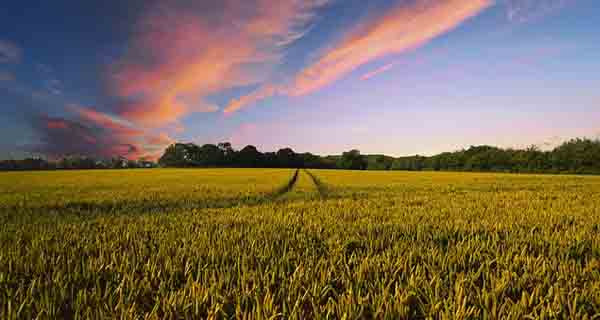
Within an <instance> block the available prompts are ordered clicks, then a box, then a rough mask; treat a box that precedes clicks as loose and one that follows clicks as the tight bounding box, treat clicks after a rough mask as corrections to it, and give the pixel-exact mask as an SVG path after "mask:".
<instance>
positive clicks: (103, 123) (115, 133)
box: [24, 107, 172, 159]
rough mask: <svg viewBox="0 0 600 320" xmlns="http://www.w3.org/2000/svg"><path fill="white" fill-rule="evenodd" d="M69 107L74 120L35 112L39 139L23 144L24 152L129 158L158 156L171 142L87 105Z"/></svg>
mask: <svg viewBox="0 0 600 320" xmlns="http://www.w3.org/2000/svg"><path fill="white" fill-rule="evenodd" d="M75 108H76V107H70V109H72V110H75V111H77V112H78V114H79V115H78V116H77V118H76V119H67V118H63V117H51V116H47V115H37V116H33V117H31V119H30V120H31V121H30V123H31V125H32V127H33V130H34V131H35V133H36V135H37V136H38V137H39V140H38V141H36V142H34V143H30V144H28V145H26V146H24V151H28V152H35V153H41V154H44V155H47V156H49V157H51V158H60V157H62V156H66V155H85V156H92V157H98V158H110V157H115V156H122V157H126V158H130V159H136V158H140V157H147V158H157V157H158V156H159V155H160V153H161V152H162V151H163V149H164V147H165V146H166V145H168V144H170V143H171V142H172V139H171V138H169V137H168V136H167V135H166V134H153V133H150V132H144V131H141V130H138V129H135V128H132V127H128V126H127V125H124V124H121V123H119V120H118V119H113V118H111V117H110V116H109V115H106V114H103V113H99V112H96V111H93V110H91V109H87V108H76V109H75Z"/></svg>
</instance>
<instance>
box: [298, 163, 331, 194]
mask: <svg viewBox="0 0 600 320" xmlns="http://www.w3.org/2000/svg"><path fill="white" fill-rule="evenodd" d="M303 171H304V172H305V173H306V174H307V175H308V176H309V177H310V179H311V180H312V182H313V184H314V185H315V187H316V188H317V191H319V197H321V199H327V197H329V190H328V188H327V186H326V185H325V183H323V181H321V180H320V179H319V177H317V176H316V175H314V174H313V173H312V172H310V171H308V170H306V169H303Z"/></svg>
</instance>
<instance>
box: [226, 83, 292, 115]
mask: <svg viewBox="0 0 600 320" xmlns="http://www.w3.org/2000/svg"><path fill="white" fill-rule="evenodd" d="M280 91H281V89H280V88H279V87H278V86H275V85H271V84H267V85H265V86H262V87H260V88H259V89H258V90H256V91H254V92H252V93H250V94H248V95H245V96H242V97H240V98H239V99H234V100H232V101H231V102H230V103H229V105H227V107H226V108H225V109H224V110H223V111H224V112H225V113H232V112H235V111H238V110H239V109H241V108H243V107H244V106H247V105H251V104H253V103H256V102H258V101H261V100H263V99H266V98H268V97H272V96H274V95H276V94H277V93H278V92H280Z"/></svg>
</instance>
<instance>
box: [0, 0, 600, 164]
mask: <svg viewBox="0 0 600 320" xmlns="http://www.w3.org/2000/svg"><path fill="white" fill-rule="evenodd" d="M2 7H3V8H2V10H0V158H20V157H26V156H45V157H49V158H57V157H61V156H64V155H74V154H77V155H88V156H94V157H112V156H125V157H127V158H131V159H137V158H141V157H146V158H151V159H156V158H157V157H159V156H160V155H161V153H162V151H163V150H164V148H165V147H166V146H168V145H169V144H172V143H174V142H185V143H187V142H193V143H196V144H200V145H201V144H205V143H215V144H216V143H218V142H223V141H230V142H231V143H233V145H234V147H236V148H237V149H241V148H242V147H243V146H245V145H248V144H250V145H254V146H257V147H258V149H259V150H262V151H276V150H277V149H279V148H283V147H288V146H289V147H291V148H293V149H294V150H295V151H297V152H312V153H316V154H321V155H328V154H339V153H341V152H343V151H346V150H349V149H353V148H356V149H359V150H361V152H362V153H366V154H382V153H383V154H388V155H392V156H401V155H414V154H420V155H432V154H436V153H440V152H444V151H454V150H459V149H462V148H468V147H469V146H471V145H482V144H486V145H495V146H500V147H504V148H520V147H525V146H529V145H532V144H535V145H538V146H540V147H542V148H545V149H549V148H552V147H554V146H556V145H557V144H559V143H561V142H562V141H565V140H568V139H570V138H575V137H589V138H597V137H600V125H599V124H600V29H599V28H598V21H599V20H600V2H599V1H595V0H497V1H494V0H370V1H364V0H278V1H272V0H196V1H191V0H169V1H160V0H128V1H92V0H90V1H61V0H55V1H29V0H20V1H13V0H8V1H5V2H3V5H2Z"/></svg>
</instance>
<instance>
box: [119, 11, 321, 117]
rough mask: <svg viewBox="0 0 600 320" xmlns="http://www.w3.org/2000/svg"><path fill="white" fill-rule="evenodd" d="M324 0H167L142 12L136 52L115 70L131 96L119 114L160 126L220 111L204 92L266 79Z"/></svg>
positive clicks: (125, 96) (125, 94)
mask: <svg viewBox="0 0 600 320" xmlns="http://www.w3.org/2000/svg"><path fill="white" fill-rule="evenodd" d="M324 3H326V1H323V0H308V1H306V0H302V1H301V0H281V1H271V0H255V1H236V0H224V1H222V2H216V3H210V4H209V3H203V2H199V3H196V4H188V5H183V4H182V3H178V2H177V3H176V2H169V3H162V4H161V5H159V6H157V7H155V8H154V9H152V10H150V11H149V12H147V13H146V14H144V16H143V18H142V20H141V21H140V22H139V24H138V29H139V31H138V32H137V34H139V35H140V36H138V37H136V38H135V39H134V40H133V41H132V46H131V47H132V50H131V52H130V53H129V54H128V56H126V57H124V58H123V59H122V60H121V61H120V62H119V63H118V64H116V65H115V67H114V69H115V76H114V77H113V78H112V79H113V83H112V87H113V91H114V92H115V94H116V95H117V96H119V97H121V98H123V99H124V100H125V101H128V102H126V103H123V104H122V105H120V106H119V107H118V108H117V110H116V111H115V112H116V113H117V114H118V115H120V116H122V117H123V118H125V119H127V120H130V121H132V122H134V123H136V124H140V125H143V126H147V127H162V126H165V125H169V124H171V123H174V122H177V121H178V120H179V119H181V118H182V117H183V116H185V115H186V114H189V113H193V112H214V111H217V110H218V108H216V107H215V106H214V105H211V104H210V103H208V102H207V101H206V99H205V98H206V96H209V95H211V94H215V93H218V92H219V91H222V90H224V89H229V88H234V87H238V86H242V85H249V84H254V83H259V82H262V81H264V80H265V77H266V75H267V74H268V73H269V72H268V71H259V70H268V69H269V68H270V66H272V65H273V64H274V63H275V62H278V61H279V60H280V59H281V49H282V46H283V45H286V44H288V43H290V42H293V41H294V40H295V39H298V38H299V37H301V36H302V34H303V31H304V30H305V27H306V25H307V24H308V23H309V21H310V20H311V19H312V18H313V16H314V10H316V9H317V8H319V7H320V6H322V5H324ZM204 12H210V13H211V14H207V13H204ZM215 13H216V14H215ZM204 15H206V16H204ZM257 66H261V68H257Z"/></svg>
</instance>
